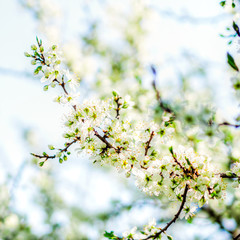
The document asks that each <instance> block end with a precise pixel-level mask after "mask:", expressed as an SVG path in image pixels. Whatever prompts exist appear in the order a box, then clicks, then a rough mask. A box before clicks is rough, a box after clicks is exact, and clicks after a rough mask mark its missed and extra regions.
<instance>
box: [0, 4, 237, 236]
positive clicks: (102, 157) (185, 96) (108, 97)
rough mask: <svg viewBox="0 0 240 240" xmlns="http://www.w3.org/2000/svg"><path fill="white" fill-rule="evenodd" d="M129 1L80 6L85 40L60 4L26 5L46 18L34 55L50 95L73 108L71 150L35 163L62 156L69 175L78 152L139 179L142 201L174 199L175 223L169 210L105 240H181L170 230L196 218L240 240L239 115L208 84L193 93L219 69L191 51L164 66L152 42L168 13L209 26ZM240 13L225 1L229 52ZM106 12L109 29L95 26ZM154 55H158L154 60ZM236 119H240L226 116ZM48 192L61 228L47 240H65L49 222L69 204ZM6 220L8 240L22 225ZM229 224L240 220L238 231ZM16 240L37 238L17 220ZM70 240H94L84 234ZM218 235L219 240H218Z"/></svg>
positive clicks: (67, 137) (67, 120)
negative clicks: (72, 34) (65, 20)
mask: <svg viewBox="0 0 240 240" xmlns="http://www.w3.org/2000/svg"><path fill="white" fill-rule="evenodd" d="M125 3H126V4H122V3H116V1H105V2H104V4H102V2H101V1H97V0H96V1H92V3H85V2H84V1H81V4H82V5H83V9H85V10H84V11H86V12H84V11H83V12H84V13H81V14H80V15H81V16H82V15H84V16H85V18H84V20H83V19H81V21H82V22H84V23H86V24H85V25H87V27H88V29H87V31H85V32H84V33H82V32H81V34H80V39H78V41H76V39H75V40H71V39H70V40H69V39H68V37H66V36H68V33H65V34H63V33H62V32H61V27H59V25H60V22H61V20H60V19H61V13H60V12H59V11H58V10H59V9H58V6H57V4H53V3H52V2H51V1H45V0H41V1H39V0H23V1H21V4H22V5H23V6H24V7H26V8H27V9H29V10H30V11H31V12H32V13H34V16H36V18H37V20H38V21H37V23H38V28H39V29H38V30H39V31H40V33H41V39H43V41H42V40H41V39H40V38H38V37H37V38H36V42H35V43H33V44H32V46H31V50H29V51H27V52H25V56H26V57H28V58H29V59H31V63H32V65H33V66H34V75H36V76H37V77H39V79H40V81H41V83H42V85H43V90H44V91H51V92H55V93H56V94H55V98H54V102H56V104H59V105H60V106H62V108H63V109H64V115H63V117H62V118H63V119H64V121H63V124H62V125H63V130H62V129H61V130H62V137H63V139H64V145H63V146H57V145H56V144H54V143H49V145H48V149H47V150H45V151H44V152H40V153H39V152H34V153H32V156H33V157H34V158H35V159H37V161H38V165H39V166H40V167H43V166H44V167H46V166H49V165H51V163H52V162H55V161H56V160H57V161H58V162H59V163H60V164H61V167H62V168H63V169H64V165H65V161H67V160H69V161H71V154H72V153H73V152H76V153H77V154H78V157H79V158H82V156H84V158H85V156H87V158H88V160H89V161H91V162H92V163H93V164H94V165H95V166H98V167H99V168H105V167H110V168H111V169H115V170H116V171H117V172H118V173H119V175H121V176H124V177H125V178H127V181H129V182H131V181H133V182H134V183H135V184H134V188H136V189H139V191H140V192H142V195H143V196H144V200H146V199H153V200H154V205H156V206H158V204H159V203H165V204H166V205H167V207H166V208H167V209H168V210H169V209H171V210H172V211H170V215H169V214H166V216H165V213H162V216H161V218H160V217H159V219H156V220H151V221H150V222H148V223H147V222H146V223H145V226H140V227H139V226H137V224H136V226H134V227H133V228H131V229H125V231H124V232H122V233H121V232H119V231H118V229H109V228H108V229H107V228H106V229H105V231H104V232H101V233H100V235H101V237H100V238H101V239H115V240H117V239H118V240H120V239H122V240H131V239H142V240H143V239H173V237H172V236H171V235H174V234H172V232H171V229H172V228H173V227H174V225H177V224H178V223H179V222H180V219H183V220H182V222H184V223H186V224H191V223H192V222H193V221H194V219H195V217H196V218H197V217H198V216H200V217H204V218H206V219H210V221H212V222H213V224H216V225H218V227H219V229H220V230H222V231H223V232H225V233H226V234H227V235H226V236H227V237H229V239H235V240H237V239H240V233H239V225H240V217H239V216H240V194H239V184H240V161H239V159H240V151H239V142H240V138H239V127H240V124H239V123H240V118H239V115H238V114H235V113H234V114H233V113H230V111H229V110H228V111H227V113H226V112H225V114H221V113H220V110H221V106H219V105H218V104H217V103H216V101H214V97H213V95H214V92H211V93H209V92H210V91H209V88H211V87H209V85H208V83H207V84H205V85H204V84H203V85H200V86H199V85H197V87H196V86H195V87H194V86H193V85H194V80H195V79H196V78H201V79H206V80H208V79H211V78H212V77H213V75H214V74H215V73H216V72H215V71H214V74H213V73H212V72H211V69H209V68H211V64H212V63H211V64H209V62H207V63H205V65H202V64H201V60H199V59H198V58H197V57H196V56H192V55H191V54H188V53H181V54H180V56H178V59H177V58H176V59H174V58H171V59H168V60H166V59H164V61H162V60H161V59H160V57H159V55H160V52H161V51H162V49H161V48H160V50H159V49H158V48H157V47H159V46H158V44H157V43H156V41H150V40H149V39H150V38H151V39H154V37H152V36H151V29H152V28H156V25H158V23H159V19H158V17H159V15H161V14H163V15H167V16H170V17H171V18H176V19H177V20H179V19H188V18H189V20H190V22H191V23H192V24H193V25H194V24H197V23H198V21H201V19H197V18H195V17H193V16H192V17H191V16H185V15H178V14H175V13H171V12H168V11H162V12H161V11H160V12H157V13H156V9H158V8H157V6H155V5H154V3H149V1H144V0H142V1H137V0H131V1H125ZM123 5H124V6H125V5H126V6H127V7H124V6H123ZM239 5H240V4H239V2H237V1H233V0H229V1H221V2H220V6H219V4H218V3H217V4H216V7H219V8H221V7H222V8H223V10H226V11H228V12H229V14H228V17H229V19H231V26H227V28H226V31H227V32H228V33H229V34H223V35H222V37H225V38H227V39H228V40H229V44H230V45H231V44H234V42H236V41H238V37H239V36H240V31H239V22H238V21H239V20H238V19H239V13H238V11H239V7H240V6H239ZM92 6H94V7H92ZM96 9H97V10H96ZM98 13H99V14H100V18H99V19H100V20H101V21H100V20H99V19H97V18H96V19H95V18H94V17H95V15H97V14H98ZM89 16H94V17H92V18H91V17H89ZM232 19H233V21H232ZM205 20H206V19H205ZM105 31H106V32H105ZM174 31H175V30H174ZM103 33H104V34H103ZM168 33H169V31H168ZM104 35H106V36H107V37H106V36H104ZM176 35H177V34H176ZM109 36H111V37H109ZM114 36H117V37H115V38H114ZM161 37H162V36H161ZM63 38H66V39H64V40H63ZM154 44H155V45H154ZM151 47H152V48H151ZM149 52H153V54H152V57H150V54H149ZM174 54H175V52H174ZM179 58H180V59H181V61H179ZM237 58H238V56H237V54H234V53H232V52H230V51H228V53H227V58H226V59H227V62H228V65H229V66H224V68H228V69H229V73H228V75H227V76H228V77H229V78H231V79H232V87H233V89H234V91H235V93H236V99H234V100H233V102H238V97H239V96H238V94H239V89H240V80H239V66H240V65H239V64H238V59H237ZM198 60H199V61H198ZM224 60H225V59H224ZM181 64H183V65H181ZM169 65H173V67H172V68H171V71H167V75H170V76H171V77H172V75H171V74H172V72H173V71H176V69H181V70H180V71H177V74H176V75H177V76H176V75H174V76H173V78H174V77H175V78H177V82H174V83H171V84H170V86H164V85H163V86H162V85H161V82H162V80H163V79H164V74H163V72H164V71H165V68H168V67H169ZM226 65H227V64H226ZM217 68H218V69H219V66H217ZM186 69H187V70H186ZM221 70H222V69H221ZM223 72H224V71H222V72H221V74H223ZM199 76H200V77H199ZM224 76H225V75H224ZM166 79H167V80H166V81H168V78H166ZM206 82H208V81H206ZM173 84H174V87H173ZM213 88H215V86H214V87H213ZM227 114H229V115H230V114H231V115H234V118H235V119H234V120H233V119H231V118H228V117H226V115H227ZM229 119H230V120H229ZM59 131H60V130H59ZM85 161H87V160H86V159H85ZM43 171H45V173H46V175H44V179H45V181H48V182H51V181H52V180H51V173H48V171H49V172H51V171H50V170H49V169H48V170H47V169H46V170H45V168H43ZM40 191H41V193H42V199H43V201H42V202H44V201H45V202H46V206H44V207H45V212H46V215H47V220H46V221H47V222H50V226H51V228H52V232H51V233H49V234H48V235H46V236H45V238H44V237H43V238H42V239H60V238H61V237H63V236H61V231H60V227H59V225H58V224H54V223H52V222H51V217H52V215H51V214H52V213H53V211H54V206H60V207H59V208H64V206H63V205H64V204H63V203H62V202H61V201H60V200H59V199H58V198H57V197H55V192H54V187H53V184H52V182H51V187H49V189H44V187H42V188H41V190H40ZM0 195H1V194H0ZM46 199H47V200H46ZM49 199H50V200H49ZM2 202H8V199H3V200H2ZM8 204H9V203H6V205H8ZM41 204H42V205H43V203H41ZM49 205H50V206H49ZM123 208H124V207H123ZM130 208H131V206H130ZM125 209H129V206H126V207H125ZM117 211H118V210H117ZM5 212H7V213H6V214H5ZM5 212H4V214H2V218H3V220H1V222H0V223H3V224H0V230H1V232H2V233H3V235H2V236H1V233H0V238H1V237H3V239H9V236H10V235H9V231H10V230H9V229H12V228H11V225H13V223H14V222H16V221H18V219H17V220H16V216H15V215H12V214H8V213H9V212H10V210H9V207H8V208H7V211H5ZM115 212H116V211H115ZM115 212H114V211H113V214H115ZM71 213H72V212H71ZM5 215H6V216H5ZM109 215H110V214H109ZM84 217H85V216H84ZM103 218H104V217H103ZM105 218H107V217H106V216H105ZM85 219H86V217H85ZM227 220H231V221H232V222H233V224H232V226H231V227H229V226H228V225H227V224H226V221H227ZM9 226H10V227H9ZM5 232H6V234H5ZM10 232H11V231H10ZM22 232H24V234H25V235H21V233H22ZM73 232H74V231H73ZM4 234H5V235H4ZM6 236H8V238H7V237H6ZM11 236H12V238H14V237H15V238H17V239H18V238H19V239H38V237H37V236H36V235H35V234H34V233H32V232H31V231H30V229H29V227H28V226H27V224H25V223H24V224H23V223H22V224H19V227H18V228H17V229H16V231H12V235H11ZM21 236H22V238H21ZM64 237H65V238H66V239H86V237H85V236H80V235H79V234H78V232H77V233H76V234H75V235H74V234H73V233H69V234H67V235H66V236H64ZM64 237H63V238H64ZM175 237H176V238H175ZM216 238H217V237H215V235H214V236H213V237H212V238H211V239H216ZM87 239H88V238H87ZM174 239H178V238H177V236H174Z"/></svg>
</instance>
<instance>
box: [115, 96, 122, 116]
mask: <svg viewBox="0 0 240 240" xmlns="http://www.w3.org/2000/svg"><path fill="white" fill-rule="evenodd" d="M120 99H121V97H119V96H116V97H114V102H115V103H116V104H117V107H116V108H115V110H116V118H117V119H119V117H120V110H121V105H122V103H121V102H120Z"/></svg>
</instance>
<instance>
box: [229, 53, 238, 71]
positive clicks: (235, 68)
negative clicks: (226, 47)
mask: <svg viewBox="0 0 240 240" xmlns="http://www.w3.org/2000/svg"><path fill="white" fill-rule="evenodd" d="M227 58H228V64H229V65H230V66H231V67H232V68H233V69H234V70H236V71H238V72H239V69H238V67H237V65H236V63H235V61H234V59H233V57H232V56H231V54H230V53H227Z"/></svg>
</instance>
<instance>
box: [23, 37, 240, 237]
mask: <svg viewBox="0 0 240 240" xmlns="http://www.w3.org/2000/svg"><path fill="white" fill-rule="evenodd" d="M37 42H38V46H35V45H33V46H32V50H33V55H30V54H28V53H26V54H25V55H26V56H27V57H32V58H33V61H32V63H33V64H34V65H35V64H38V66H37V68H36V69H35V74H38V73H39V72H42V73H43V76H42V79H41V81H42V82H48V85H46V86H47V87H46V86H45V90H46V89H47V88H48V86H51V87H55V86H56V85H59V86H61V87H62V89H63V91H64V95H63V96H64V97H63V98H64V99H65V100H66V99H67V101H68V102H70V104H71V105H72V106H73V108H71V109H70V112H69V113H68V114H67V115H66V116H65V132H64V134H63V136H64V138H65V139H66V143H65V148H63V149H59V150H57V151H56V149H55V147H54V146H52V145H49V149H50V150H54V151H56V153H55V154H54V155H52V156H49V155H48V154H47V153H45V152H44V153H43V155H42V156H40V155H36V154H33V155H34V156H35V157H38V158H41V159H45V161H46V160H48V159H50V158H59V162H60V163H62V162H63V161H64V160H67V158H68V157H67V155H69V154H70V151H69V147H70V146H72V145H73V144H77V148H76V150H77V152H78V153H86V154H88V155H89V157H90V159H91V160H92V161H93V162H94V163H98V164H100V165H111V166H113V167H115V168H116V169H117V170H118V171H119V172H124V173H125V175H126V176H127V177H130V176H133V177H134V178H135V181H136V185H137V187H138V188H140V189H141V190H142V191H143V192H145V193H146V194H149V195H155V196H159V195H162V194H163V195H165V196H167V198H168V199H169V200H170V201H175V202H176V203H179V204H180V208H179V211H178V213H177V214H176V215H175V218H174V219H173V220H172V221H170V222H169V223H168V224H167V226H166V227H165V228H163V229H158V228H156V227H155V225H154V224H151V226H148V227H147V228H146V229H145V230H144V234H143V235H144V236H145V237H146V238H145V239H150V238H151V236H152V237H153V238H154V239H156V238H157V237H160V235H161V233H164V232H165V231H166V230H167V228H168V227H169V226H170V225H171V224H172V223H173V222H175V221H176V219H177V218H178V217H180V218H183V217H185V218H189V217H191V216H192V215H193V214H194V212H195V211H196V209H197V207H200V208H201V207H202V206H203V205H204V204H205V203H207V202H208V200H209V199H220V198H222V197H223V196H224V192H225V191H224V190H225V188H226V187H225V184H224V183H223V181H222V178H223V177H224V176H225V175H221V174H219V172H218V171H217V169H216V168H215V167H214V166H213V165H212V164H211V161H210V159H209V158H208V157H207V156H201V155H198V154H196V153H195V152H194V150H193V149H192V148H185V147H183V146H181V145H180V146H174V141H172V139H173V137H172V136H173V132H174V128H173V126H172V124H173V120H172V119H171V117H163V119H162V121H161V122H160V123H155V122H154V121H151V120H149V119H136V118H134V116H132V115H131V114H128V113H129V112H130V107H131V106H132V105H133V102H132V101H131V100H130V98H129V96H126V97H121V96H120V95H119V93H117V92H116V91H113V92H112V94H113V96H112V98H109V99H107V100H98V99H91V100H87V101H84V102H83V103H81V104H80V103H77V102H74V104H73V102H72V98H71V95H70V93H68V91H67V88H68V87H69V89H70V90H71V89H73V87H72V85H71V83H73V85H74V84H75V82H76V80H75V78H74V77H73V76H72V75H70V74H69V72H68V71H67V70H64V69H63V70H62V64H61V61H62V59H61V57H60V55H59V54H58V52H57V47H56V46H55V45H54V46H52V47H51V49H50V50H49V51H48V52H46V53H45V52H44V49H43V46H42V42H41V41H39V40H38V39H37ZM66 79H67V80H66ZM63 98H62V97H61V96H60V97H58V101H59V102H60V103H64V101H62V99H63ZM173 146H174V147H173ZM166 148H168V149H169V153H168V154H165V152H164V151H163V150H164V149H166ZM45 161H42V162H41V163H40V165H41V166H42V165H43V164H44V163H45ZM238 175H239V166H238V165H236V167H235V168H233V176H232V177H235V176H238ZM226 176H227V175H226ZM230 177H231V176H230ZM106 234H110V235H111V234H112V233H106ZM110 235H109V237H111V236H110ZM133 235H134V238H136V239H138V238H137V235H136V236H135V229H133V231H131V232H129V233H126V234H125V233H124V237H125V238H126V239H133ZM140 235H141V234H140ZM140 235H139V236H140ZM129 236H131V237H129ZM141 237H142V236H141ZM141 237H140V238H141ZM110 239H114V238H110ZM117 239H120V238H117ZM123 239H124V238H123Z"/></svg>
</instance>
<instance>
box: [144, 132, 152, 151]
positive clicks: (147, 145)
mask: <svg viewBox="0 0 240 240" xmlns="http://www.w3.org/2000/svg"><path fill="white" fill-rule="evenodd" d="M153 136H154V131H152V132H151V135H150V138H149V140H148V141H147V142H146V147H145V156H147V154H148V150H149V148H150V147H151V146H150V143H151V141H152V139H153Z"/></svg>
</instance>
